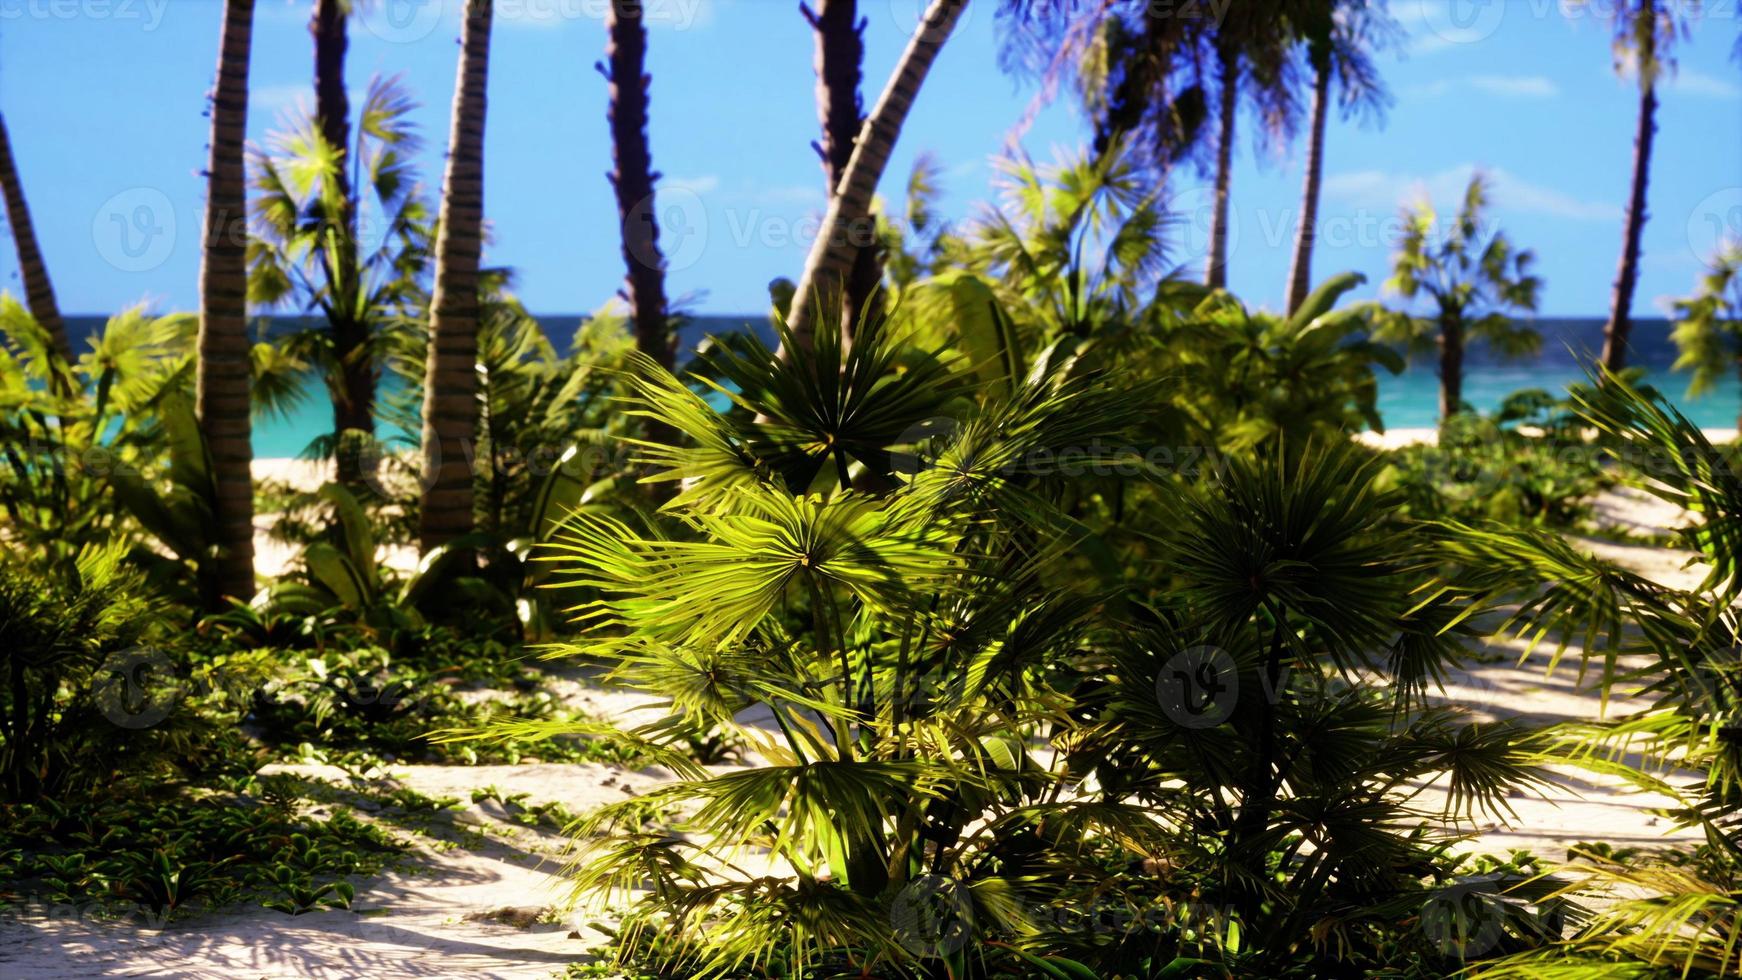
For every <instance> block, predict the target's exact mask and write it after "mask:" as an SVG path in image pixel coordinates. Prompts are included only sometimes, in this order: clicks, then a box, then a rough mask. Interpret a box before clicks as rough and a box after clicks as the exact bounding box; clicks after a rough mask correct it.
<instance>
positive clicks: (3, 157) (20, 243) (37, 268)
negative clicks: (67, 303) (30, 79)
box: [0, 116, 73, 361]
mask: <svg viewBox="0 0 1742 980" xmlns="http://www.w3.org/2000/svg"><path fill="white" fill-rule="evenodd" d="M0 193H3V194H4V196H5V198H6V220H7V222H8V223H9V224H11V225H12V241H13V244H15V245H16V246H17V247H18V271H19V272H21V273H22V274H23V275H24V299H25V302H26V303H27V304H28V305H29V307H30V315H31V316H33V317H35V318H36V322H37V323H38V324H40V325H41V326H42V328H43V329H44V330H46V331H48V335H49V338H50V340H51V342H52V343H53V344H54V347H55V350H56V351H58V352H59V353H60V356H61V357H62V358H63V359H64V360H67V361H71V360H72V357H73V347H72V343H71V342H70V341H69V340H68V339H67V325H66V321H64V320H62V319H61V315H60V307H59V305H57V304H56V303H55V300H54V284H53V283H51V282H50V281H49V278H48V266H47V265H46V264H45V263H44V262H43V261H42V248H41V247H40V246H39V245H37V242H36V226H35V225H33V224H31V222H30V205H28V204H26V203H25V200H24V185H23V184H21V183H20V182H19V180H18V164H17V163H16V162H15V161H14V160H13V159H12V139H11V137H10V136H8V135H7V133H6V117H5V116H0Z"/></svg>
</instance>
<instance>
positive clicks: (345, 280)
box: [309, 0, 375, 483]
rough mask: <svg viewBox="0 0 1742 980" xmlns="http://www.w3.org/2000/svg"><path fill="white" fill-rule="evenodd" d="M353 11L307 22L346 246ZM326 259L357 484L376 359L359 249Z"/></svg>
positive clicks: (343, 472) (352, 235) (348, 468)
mask: <svg viewBox="0 0 1742 980" xmlns="http://www.w3.org/2000/svg"><path fill="white" fill-rule="evenodd" d="M350 13H351V0H315V7H314V15H313V16H312V17H311V18H310V20H309V33H310V34H311V35H313V36H314V44H315V128H316V129H317V130H319V132H320V134H321V136H322V138H323V139H325V141H326V143H327V145H328V146H329V147H332V148H333V149H334V150H335V152H336V153H337V158H336V160H335V161H334V164H333V166H332V168H331V177H330V179H331V181H332V183H333V195H334V201H335V202H336V205H337V206H336V207H335V208H334V212H333V213H332V214H330V215H328V216H327V220H329V221H331V222H332V223H333V224H335V225H336V226H337V227H336V228H335V229H333V231H334V232H335V238H336V240H337V241H338V242H340V243H341V245H343V243H354V242H355V241H356V239H357V199H356V195H355V193H354V192H353V186H354V184H355V183H356V182H355V181H354V180H353V179H352V174H351V171H350V168H352V167H358V166H360V165H361V163H362V161H361V160H359V159H355V158H352V157H350V156H349V149H350V146H351V103H350V100H349V99H348V98H347V97H346V95H345V49H346V48H347V47H348V46H349V39H348V36H347V33H346V26H347V25H346V18H347V17H348V16H349V15H350ZM326 257H327V260H328V261H329V262H330V263H331V264H332V271H331V275H332V279H333V292H334V295H335V299H336V300H337V302H335V303H333V304H332V308H331V314H330V316H329V319H328V324H329V329H330V331H331V339H332V357H333V362H334V364H335V365H336V368H337V371H338V378H337V381H338V383H337V384H336V385H332V386H330V388H331V393H332V397H333V436H334V440H335V442H334V447H335V452H336V453H337V460H338V462H337V475H338V479H339V481H340V482H342V483H356V482H358V481H359V480H361V479H362V478H363V471H362V460H361V458H360V455H359V453H358V452H357V451H356V450H355V445H356V439H355V437H354V436H353V437H350V438H347V436H346V433H358V432H361V433H364V434H366V435H373V434H374V432H375V358H374V356H373V354H372V353H371V351H370V348H369V318H368V317H367V316H366V315H365V314H364V313H363V312H362V311H361V310H360V309H359V308H358V302H357V301H358V297H359V295H360V282H359V278H360V277H359V274H358V265H359V263H358V257H357V253H356V250H355V248H352V247H339V248H334V249H332V251H331V253H330V254H328V255H327V256H326ZM346 447H351V448H350V449H349V450H347V448H346Z"/></svg>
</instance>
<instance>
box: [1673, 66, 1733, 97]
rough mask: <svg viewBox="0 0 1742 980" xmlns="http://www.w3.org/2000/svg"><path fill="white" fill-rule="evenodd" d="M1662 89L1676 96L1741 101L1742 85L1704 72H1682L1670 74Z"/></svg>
mask: <svg viewBox="0 0 1742 980" xmlns="http://www.w3.org/2000/svg"><path fill="white" fill-rule="evenodd" d="M1663 87H1664V88H1666V89H1668V90H1669V91H1671V92H1674V93H1675V94H1677V95H1700V96H1706V97H1708V98H1713V99H1732V100H1734V99H1742V85H1738V84H1736V83H1735V82H1733V81H1731V80H1729V79H1728V78H1719V77H1718V76H1716V75H1708V74H1706V73H1705V72H1699V71H1692V70H1684V71H1677V72H1673V73H1671V74H1670V76H1669V77H1668V78H1666V79H1664V81H1663Z"/></svg>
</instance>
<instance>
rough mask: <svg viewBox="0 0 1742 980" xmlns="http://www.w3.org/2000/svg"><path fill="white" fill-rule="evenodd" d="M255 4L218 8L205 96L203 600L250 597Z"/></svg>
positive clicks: (234, 0)
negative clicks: (206, 547) (211, 556)
mask: <svg viewBox="0 0 1742 980" xmlns="http://www.w3.org/2000/svg"><path fill="white" fill-rule="evenodd" d="M253 31H254V0H227V2H226V3H225V4H224V29H223V42H222V46H221V48H220V49H219V53H218V84H217V88H216V90H214V92H213V93H212V150H211V160H210V163H209V164H208V166H207V168H206V188H207V190H206V227H205V235H206V238H205V248H204V250H203V252H202V253H201V258H200V335H199V350H200V354H199V373H198V382H197V394H196V396H195V397H196V406H197V409H196V410H197V412H198V416H199V421H200V431H201V433H202V434H203V435H204V436H205V440H206V450H207V452H208V453H210V454H211V472H212V486H213V493H214V500H213V509H214V510H215V511H216V513H215V514H214V515H213V516H214V517H215V519H216V520H215V521H214V524H215V527H216V531H217V534H216V538H217V545H218V554H217V558H216V561H215V562H214V566H213V569H212V572H211V573H210V574H207V573H206V570H205V569H202V570H201V572H202V574H201V576H200V577H201V578H202V579H203V580H204V581H203V582H202V591H205V590H210V593H209V594H208V596H207V598H208V601H213V602H214V603H215V602H216V601H217V599H218V597H219V596H234V597H236V598H241V599H247V598H250V597H251V596H253V594H254V480H253V476H252V474H251V472H250V467H251V466H252V464H253V460H254V450H253V446H252V445H251V444H250V442H249V438H250V425H249V414H248V413H249V410H250V405H249V387H250V381H251V374H252V366H251V365H252V361H251V360H250V354H251V350H252V348H251V347H250V345H249V343H248V260H247V228H248V210H247V207H248V201H247V196H248V195H247V171H246V168H245V166H244V163H243V161H244V152H243V141H244V140H245V139H246V138H247V132H248V61H249V45H250V44H251V42H252V38H253Z"/></svg>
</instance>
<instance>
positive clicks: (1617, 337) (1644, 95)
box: [1603, 77, 1657, 371]
mask: <svg viewBox="0 0 1742 980" xmlns="http://www.w3.org/2000/svg"><path fill="white" fill-rule="evenodd" d="M1639 88H1640V92H1639V122H1638V126H1639V128H1638V130H1637V132H1635V133H1634V136H1633V186H1632V190H1631V192H1630V193H1629V194H1628V197H1627V221H1626V227H1625V229H1624V230H1623V232H1622V235H1623V237H1622V244H1621V263H1620V267H1619V268H1618V269H1617V270H1616V272H1615V293H1614V296H1613V298H1612V299H1611V301H1610V303H1609V322H1608V324H1607V325H1606V326H1605V327H1604V328H1603V366H1604V367H1607V368H1608V369H1609V370H1611V371H1619V370H1621V369H1622V368H1623V367H1626V366H1627V338H1628V336H1629V335H1630V334H1631V333H1632V332H1633V290H1634V288H1635V287H1637V286H1638V285H1639V239H1640V236H1641V235H1642V234H1643V233H1644V231H1645V218H1646V213H1645V189H1646V184H1647V183H1648V182H1649V181H1650V179H1651V140H1652V136H1653V135H1654V134H1655V133H1656V132H1657V92H1656V91H1655V88H1654V85H1653V83H1652V80H1651V79H1650V78H1649V77H1642V78H1641V79H1640V83H1639Z"/></svg>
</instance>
